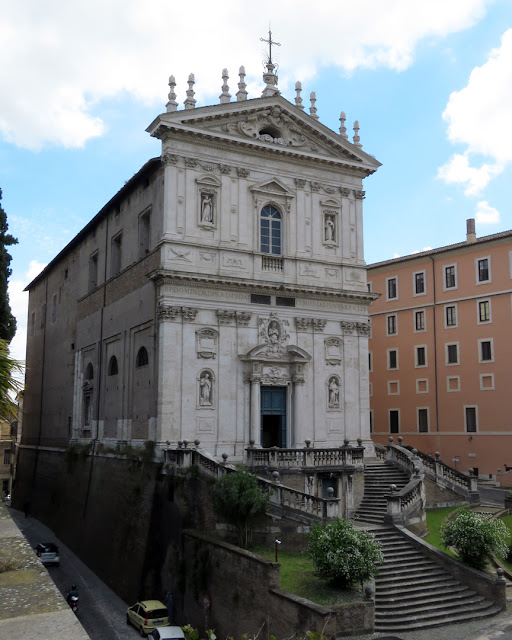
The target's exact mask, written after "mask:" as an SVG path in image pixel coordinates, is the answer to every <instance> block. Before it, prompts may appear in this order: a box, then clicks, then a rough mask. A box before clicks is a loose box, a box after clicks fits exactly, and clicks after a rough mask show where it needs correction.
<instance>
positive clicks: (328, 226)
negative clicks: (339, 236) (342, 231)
mask: <svg viewBox="0 0 512 640" xmlns="http://www.w3.org/2000/svg"><path fill="white" fill-rule="evenodd" d="M324 232H325V241H326V242H334V241H335V236H336V229H335V225H334V218H333V216H325V225H324Z"/></svg>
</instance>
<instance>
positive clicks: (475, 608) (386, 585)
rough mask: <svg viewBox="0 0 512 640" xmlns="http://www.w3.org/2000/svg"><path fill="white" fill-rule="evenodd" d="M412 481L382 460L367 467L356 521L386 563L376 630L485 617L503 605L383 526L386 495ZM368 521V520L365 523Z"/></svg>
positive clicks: (380, 578)
mask: <svg viewBox="0 0 512 640" xmlns="http://www.w3.org/2000/svg"><path fill="white" fill-rule="evenodd" d="M407 482H408V477H407V474H406V473H403V472H401V471H399V470H397V469H395V468H393V466H391V465H387V464H385V463H384V462H380V461H379V462H370V464H368V463H367V464H366V466H365V490H364V497H363V501H362V502H361V506H360V507H359V509H358V510H357V512H356V520H357V521H358V522H359V521H361V523H362V524H363V525H365V528H366V529H367V530H368V531H369V532H370V533H371V534H372V535H373V536H374V538H375V539H376V540H378V541H379V542H380V543H381V545H382V553H383V555H384V562H383V564H382V565H381V566H380V568H379V575H378V576H377V578H376V580H375V630H376V631H379V632H400V631H412V630H414V629H423V628H429V627H439V626H443V625H448V624H452V623H456V622H462V621H464V622H466V621H469V620H476V619H480V618H485V617H489V616H492V615H494V614H496V613H498V612H499V611H500V610H501V609H500V607H498V606H496V605H495V604H494V603H492V602H490V601H488V600H485V598H484V597H483V596H480V595H478V594H477V593H475V592H474V591H471V589H470V588H469V587H467V586H465V585H463V584H461V583H459V582H457V581H456V580H455V579H454V578H453V577H452V575H451V574H450V573H448V571H445V570H444V569H443V568H442V567H440V566H439V565H438V564H436V563H435V562H433V561H432V560H430V559H429V558H427V557H426V556H424V555H423V554H422V553H421V551H419V550H418V549H417V547H415V546H414V545H413V544H412V543H411V542H409V541H408V540H407V539H405V538H403V537H402V536H401V535H400V533H399V532H398V531H397V530H396V529H395V528H394V527H393V526H391V525H384V524H383V522H384V515H385V513H386V494H387V493H389V486H390V484H396V486H397V488H398V489H401V488H402V487H404V486H405V485H406V484H407ZM366 523H368V525H366Z"/></svg>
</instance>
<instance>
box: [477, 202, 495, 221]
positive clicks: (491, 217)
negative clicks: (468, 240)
mask: <svg viewBox="0 0 512 640" xmlns="http://www.w3.org/2000/svg"><path fill="white" fill-rule="evenodd" d="M475 220H476V222H478V223H479V224H497V223H498V222H499V221H500V212H499V211H498V210H497V209H495V208H494V207H491V206H489V203H488V202H487V200H481V201H480V202H478V203H477V205H476V212H475Z"/></svg>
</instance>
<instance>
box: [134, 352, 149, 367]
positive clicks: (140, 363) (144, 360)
mask: <svg viewBox="0 0 512 640" xmlns="http://www.w3.org/2000/svg"><path fill="white" fill-rule="evenodd" d="M147 364H149V357H148V351H147V349H146V347H141V348H140V349H139V352H138V353H137V358H136V360H135V366H136V367H137V369H138V368H139V367H144V366H146V365H147Z"/></svg>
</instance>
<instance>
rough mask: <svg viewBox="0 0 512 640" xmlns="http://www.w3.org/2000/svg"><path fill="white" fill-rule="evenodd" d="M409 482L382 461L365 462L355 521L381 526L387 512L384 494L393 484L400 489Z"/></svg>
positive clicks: (406, 477) (399, 472) (405, 476)
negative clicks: (360, 496) (361, 493)
mask: <svg viewBox="0 0 512 640" xmlns="http://www.w3.org/2000/svg"><path fill="white" fill-rule="evenodd" d="M408 482H409V476H408V475H407V474H406V473H405V472H404V471H401V470H400V469H397V468H396V467H394V466H393V465H390V464H386V463H385V462H382V461H380V460H379V461H377V462H373V461H372V462H367V463H365V467H364V495H363V500H362V502H361V504H360V505H359V508H358V509H357V511H356V514H355V519H356V520H358V521H362V522H372V523H374V524H382V523H383V522H384V516H385V515H386V511H387V500H386V494H387V493H389V487H390V486H391V485H392V484H394V485H396V487H397V489H402V488H403V487H405V485H406V484H407V483H408Z"/></svg>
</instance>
